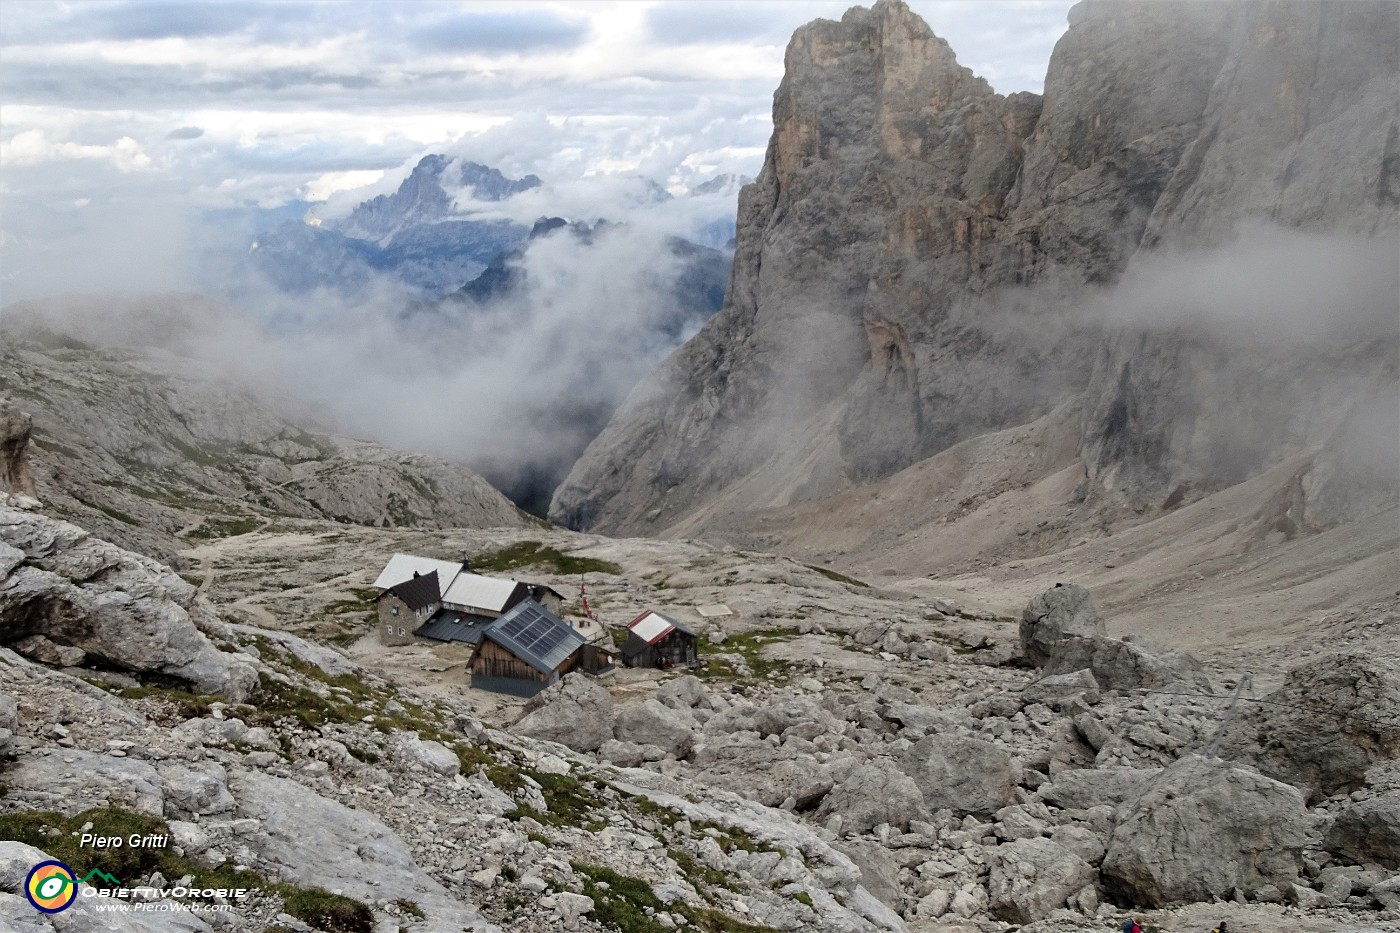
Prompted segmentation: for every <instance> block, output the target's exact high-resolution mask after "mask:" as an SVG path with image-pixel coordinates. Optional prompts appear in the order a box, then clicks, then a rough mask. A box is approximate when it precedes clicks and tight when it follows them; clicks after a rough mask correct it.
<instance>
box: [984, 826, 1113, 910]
mask: <svg viewBox="0 0 1400 933" xmlns="http://www.w3.org/2000/svg"><path fill="white" fill-rule="evenodd" d="M990 861H991V873H990V876H989V877H988V880H987V892H988V896H989V898H990V901H991V909H992V913H993V914H995V915H996V916H997V917H998V918H1000V919H1002V920H1006V921H1009V922H1011V923H1033V922H1034V921H1036V920H1040V919H1042V918H1044V917H1045V916H1046V915H1047V914H1049V913H1050V911H1052V910H1054V909H1055V908H1057V907H1063V906H1064V905H1065V902H1066V901H1068V900H1069V899H1070V898H1071V897H1073V896H1074V895H1076V894H1078V893H1079V892H1080V891H1082V890H1083V889H1084V888H1085V887H1087V886H1090V885H1092V884H1093V883H1094V878H1095V872H1094V866H1092V865H1090V864H1089V863H1088V862H1086V861H1084V860H1083V859H1082V858H1080V857H1079V856H1078V855H1076V854H1075V853H1074V852H1072V851H1070V850H1069V849H1066V848H1064V847H1063V846H1060V845H1057V844H1056V843H1054V842H1051V841H1050V840H1049V839H1018V840H1016V841H1015V842H1011V843H1008V844H1006V845H1004V846H997V847H996V848H995V849H993V850H992V854H991V860H990Z"/></svg>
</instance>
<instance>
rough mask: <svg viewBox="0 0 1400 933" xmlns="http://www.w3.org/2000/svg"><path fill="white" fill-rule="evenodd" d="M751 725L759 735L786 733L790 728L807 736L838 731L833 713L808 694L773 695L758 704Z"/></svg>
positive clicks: (810, 737) (809, 737)
mask: <svg viewBox="0 0 1400 933" xmlns="http://www.w3.org/2000/svg"><path fill="white" fill-rule="evenodd" d="M754 728H755V729H757V730H758V734H759V735H786V734H788V733H789V731H790V730H791V731H792V732H794V733H800V734H801V735H802V737H803V738H808V739H813V738H816V737H817V736H819V735H821V734H822V733H823V732H832V731H836V732H839V731H840V727H839V724H838V723H837V722H836V720H835V719H834V718H833V717H832V715H831V714H830V713H829V712H827V711H826V710H825V709H823V708H822V705H821V704H820V703H818V702H817V701H816V700H815V699H813V698H812V697H809V696H796V697H781V698H775V699H774V700H773V702H771V703H769V704H768V705H766V706H760V707H759V708H758V709H757V710H756V711H755V713H754Z"/></svg>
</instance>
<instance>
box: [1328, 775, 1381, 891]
mask: <svg viewBox="0 0 1400 933" xmlns="http://www.w3.org/2000/svg"><path fill="white" fill-rule="evenodd" d="M1324 844H1325V845H1326V847H1327V849H1328V851H1330V852H1336V853H1338V854H1339V855H1343V856H1345V857H1346V858H1348V859H1350V860H1351V861H1353V862H1355V863H1357V864H1365V863H1367V862H1374V863H1376V864H1378V865H1383V866H1385V867H1386V868H1389V869H1391V870H1392V871H1400V791H1390V792H1389V793H1385V794H1378V795H1377V796H1375V797H1371V798H1369V799H1366V800H1359V801H1356V802H1355V803H1352V804H1349V805H1348V806H1347V807H1346V809H1344V810H1343V811H1342V812H1341V814H1340V815H1339V816H1338V817H1337V819H1336V821H1335V822H1333V824H1332V827H1331V828H1330V829H1329V830H1328V831H1327V838H1326V840H1325V843H1324Z"/></svg>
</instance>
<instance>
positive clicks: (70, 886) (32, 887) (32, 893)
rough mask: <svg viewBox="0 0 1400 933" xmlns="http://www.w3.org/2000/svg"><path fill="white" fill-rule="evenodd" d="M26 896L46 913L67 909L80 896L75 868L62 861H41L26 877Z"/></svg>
mask: <svg viewBox="0 0 1400 933" xmlns="http://www.w3.org/2000/svg"><path fill="white" fill-rule="evenodd" d="M24 896H25V897H27V898H29V903H31V904H33V905H34V906H35V907H36V908H37V909H39V910H42V911H43V912H44V913H46V914H56V913H58V912H59V911H60V910H67V909H68V908H69V907H71V906H72V904H73V901H74V899H75V898H77V896H78V882H77V881H76V880H75V879H74V877H73V869H71V868H69V867H68V866H67V865H65V864H63V863H62V862H40V863H39V864H38V865H35V866H34V867H33V868H32V869H31V870H30V872H29V877H28V878H26V879H24Z"/></svg>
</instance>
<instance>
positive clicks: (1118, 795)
mask: <svg viewBox="0 0 1400 933" xmlns="http://www.w3.org/2000/svg"><path fill="white" fill-rule="evenodd" d="M1159 774H1161V771H1159V770H1157V769H1155V768H1154V769H1148V768H1085V769H1078V768H1075V769H1070V770H1066V771H1060V772H1059V773H1057V774H1056V775H1055V777H1054V778H1053V779H1052V780H1051V782H1050V783H1049V784H1044V785H1041V787H1039V788H1038V789H1037V790H1036V793H1037V794H1038V795H1039V797H1040V799H1041V800H1043V801H1045V802H1046V803H1048V804H1052V805H1054V806H1057V807H1063V808H1064V809H1067V810H1088V809H1089V808H1090V807H1099V806H1108V807H1116V806H1118V805H1119V804H1120V803H1123V802H1124V801H1127V800H1136V799H1137V798H1138V797H1140V796H1142V793H1143V791H1144V790H1146V789H1147V786H1148V784H1150V783H1151V782H1152V780H1153V778H1155V777H1157V775H1159Z"/></svg>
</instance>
